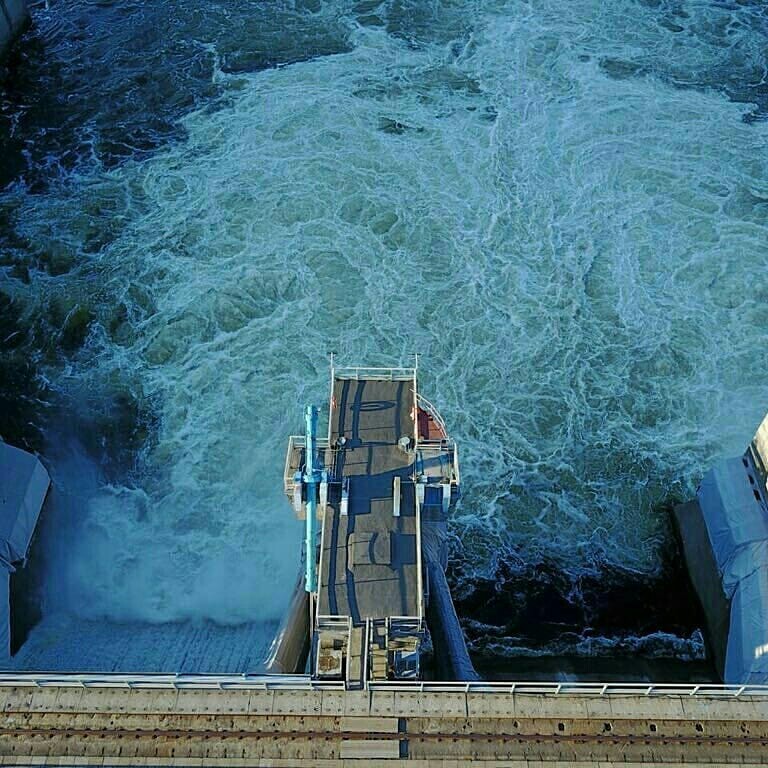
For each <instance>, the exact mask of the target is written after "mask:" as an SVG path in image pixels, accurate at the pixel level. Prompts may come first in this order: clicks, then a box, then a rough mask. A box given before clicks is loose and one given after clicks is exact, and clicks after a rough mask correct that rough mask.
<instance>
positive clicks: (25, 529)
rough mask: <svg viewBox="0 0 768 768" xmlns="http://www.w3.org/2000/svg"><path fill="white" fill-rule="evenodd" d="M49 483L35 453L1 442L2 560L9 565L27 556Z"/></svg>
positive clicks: (0, 546)
mask: <svg viewBox="0 0 768 768" xmlns="http://www.w3.org/2000/svg"><path fill="white" fill-rule="evenodd" d="M49 485H50V479H49V477H48V473H47V472H46V471H45V468H44V467H43V465H42V464H41V463H40V462H39V461H38V459H37V458H36V457H35V456H32V455H31V454H29V453H26V452H25V451H22V450H19V449H18V448H14V447H12V446H10V445H7V444H6V443H3V442H0V560H2V562H3V563H4V564H5V565H6V566H10V565H11V564H12V563H15V562H19V561H22V560H24V559H25V558H26V556H27V550H28V549H29V542H30V541H31V539H32V534H33V533H34V531H35V525H37V518H38V515H39V514H40V509H41V507H42V506H43V501H44V500H45V495H46V493H47V492H48V486H49ZM0 593H1V590H0Z"/></svg>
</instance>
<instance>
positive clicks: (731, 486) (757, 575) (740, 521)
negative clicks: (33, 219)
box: [697, 459, 768, 684]
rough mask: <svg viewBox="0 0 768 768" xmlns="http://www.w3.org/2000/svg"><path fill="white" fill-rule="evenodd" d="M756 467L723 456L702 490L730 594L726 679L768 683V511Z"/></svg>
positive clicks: (715, 551) (719, 564) (703, 507)
mask: <svg viewBox="0 0 768 768" xmlns="http://www.w3.org/2000/svg"><path fill="white" fill-rule="evenodd" d="M757 483H758V481H757V479H756V477H755V473H754V472H753V471H752V469H751V467H750V466H749V465H748V464H747V465H745V463H744V461H743V460H742V459H729V460H727V461H723V462H720V463H719V464H717V465H716V466H715V467H714V469H712V470H710V471H709V472H707V474H706V475H705V476H704V479H703V480H702V481H701V485H700V486H699V490H698V494H697V495H698V501H699V507H700V508H701V512H702V516H703V518H704V523H705V525H706V529H707V533H708V535H709V540H710V543H711V545H712V553H713V555H714V559H715V561H716V563H717V569H718V571H719V575H720V579H721V583H722V587H723V592H724V593H725V595H726V596H727V598H728V599H729V600H731V615H730V628H729V631H728V647H727V651H726V659H725V673H724V680H725V682H726V683H738V684H747V683H768V512H767V511H766V509H765V507H764V503H763V501H762V497H761V494H760V493H759V487H758V484H757Z"/></svg>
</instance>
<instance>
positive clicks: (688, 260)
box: [19, 1, 768, 622]
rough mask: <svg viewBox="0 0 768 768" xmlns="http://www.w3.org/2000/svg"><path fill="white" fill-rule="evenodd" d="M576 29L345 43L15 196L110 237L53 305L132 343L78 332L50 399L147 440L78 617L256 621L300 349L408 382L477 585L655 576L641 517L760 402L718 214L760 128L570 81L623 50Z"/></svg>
mask: <svg viewBox="0 0 768 768" xmlns="http://www.w3.org/2000/svg"><path fill="white" fill-rule="evenodd" d="M617 6H620V9H623V11H622V12H626V10H627V8H626V4H624V3H618V4H617ZM591 7H592V4H588V3H585V2H580V3H574V4H573V8H572V7H571V5H570V4H569V7H568V12H567V13H563V9H562V3H559V2H554V1H551V2H544V3H537V5H536V8H533V7H523V9H522V10H521V6H520V5H519V4H515V6H514V10H510V9H509V8H505V9H504V10H502V11H501V12H499V13H498V14H496V15H494V14H493V13H487V14H485V15H480V16H478V17H477V18H475V19H473V21H474V23H475V30H474V32H473V33H472V35H471V39H470V40H469V41H464V43H465V44H464V45H463V47H462V48H461V51H460V54H459V55H458V56H457V57H454V55H453V54H452V53H451V49H450V47H448V48H446V47H443V46H442V45H437V44H436V45H435V46H429V45H426V46H423V47H421V48H416V47H412V46H409V45H407V44H405V43H404V42H402V41H399V40H397V39H393V38H392V37H388V36H387V35H386V34H385V32H383V31H373V32H372V31H360V32H358V33H357V37H356V39H355V43H356V48H355V50H354V51H353V52H351V53H348V54H340V55H336V56H329V57H326V58H323V59H321V60H317V61H311V62H305V63H301V64H296V65H292V66H287V67H283V68H280V69H277V70H272V71H267V72H262V73H260V74H258V75H255V76H248V77H237V78H231V86H232V88H231V92H230V93H229V95H228V104H227V105H226V106H223V107H222V108H220V109H219V110H218V111H210V110H204V111H201V112H198V113H195V114H191V115H189V116H188V117H187V119H186V120H185V127H186V129H187V131H188V134H189V138H188V140H187V141H185V142H183V143H180V144H176V145H173V146H171V147H169V148H168V149H167V150H165V151H163V152H161V153H159V154H158V155H157V156H155V157H154V158H152V159H149V160H146V161H144V162H140V163H139V162H135V163H134V162H131V163H127V164H125V165H124V166H122V167H120V168H117V169H115V170H112V171H109V172H100V171H98V169H97V170H94V171H93V174H92V176H91V177H87V176H85V177H81V178H80V179H79V186H78V187H77V188H76V189H74V190H71V189H70V190H68V191H67V190H63V191H62V190H59V191H57V192H55V193H54V194H55V195H58V197H55V198H53V199H52V198H51V197H49V198H47V199H39V198H33V197H31V196H24V195H21V194H20V201H19V202H20V206H21V209H22V210H23V215H24V217H25V225H24V226H25V228H26V232H27V233H28V234H29V236H30V237H35V238H40V239H42V240H46V239H47V240H49V241H50V240H55V239H56V238H61V237H64V238H69V239H74V240H75V241H78V239H80V241H82V239H83V238H85V237H86V234H84V233H83V231H82V227H79V226H78V224H77V212H79V211H82V210H83V209H84V208H86V207H88V206H91V207H98V204H99V203H102V204H104V205H106V204H107V202H108V203H109V205H110V206H112V208H111V209H110V211H111V213H110V217H109V222H110V224H109V225H110V226H111V227H114V228H115V230H116V231H117V234H116V237H115V239H114V240H113V242H111V244H110V245H109V246H107V247H106V248H105V249H103V250H102V251H101V252H100V253H99V254H98V256H97V257H95V259H91V260H90V261H87V262H84V263H83V266H82V268H81V273H80V274H81V275H82V277H81V278H79V279H74V278H73V283H72V285H71V286H69V287H68V288H67V290H69V291H71V292H80V293H83V294H85V295H87V294H88V293H89V292H92V291H98V296H97V299H96V301H97V302H101V303H100V304H99V306H98V311H99V312H100V314H101V319H102V323H103V326H104V327H105V328H106V327H107V326H108V324H109V317H110V312H111V311H112V307H113V306H114V304H115V303H117V302H120V301H122V302H125V304H126V305H127V307H128V320H127V322H128V324H129V326H130V333H126V334H124V335H122V336H119V338H118V337H117V336H115V337H112V336H110V334H109V333H107V332H106V331H103V332H98V333H95V334H94V335H93V336H92V346H91V349H90V355H89V356H87V359H86V360H85V362H83V363H82V364H81V367H80V368H78V369H77V371H76V375H77V377H78V379H80V380H83V379H84V380H85V381H86V382H90V383H91V385H92V386H94V387H103V386H104V385H105V382H110V381H120V382H126V381H127V382H130V386H131V388H132V389H133V391H134V392H136V393H137V394H138V395H139V396H140V397H142V398H144V399H146V400H147V401H148V402H151V403H152V404H153V405H154V406H155V407H156V408H157V409H158V412H159V416H160V421H159V434H158V441H157V444H156V445H153V446H152V447H151V450H148V451H147V454H146V455H145V456H144V460H143V463H142V474H141V476H140V477H139V478H138V484H139V489H138V490H130V491H128V490H126V489H125V488H120V487H107V486H104V487H100V488H98V490H97V491H95V492H94V493H93V494H92V495H90V496H89V497H88V498H87V499H86V500H85V503H84V505H83V513H82V518H81V519H80V520H78V521H77V525H78V526H79V528H78V530H79V532H80V535H79V536H77V537H75V539H76V540H75V542H74V549H73V551H72V553H71V560H70V562H69V564H68V566H67V567H68V569H69V574H68V583H69V584H70V587H71V588H70V594H71V595H72V596H73V599H72V604H73V605H75V606H77V609H78V610H80V611H82V612H84V613H86V614H87V615H90V616H107V617H111V618H115V619H120V620H133V619H137V620H151V621H167V620H176V619H181V618H189V617H194V618H211V619H215V620H217V621H233V622H238V621H246V620H250V619H263V618H269V619H271V618H274V617H276V616H277V615H279V613H280V611H281V610H282V607H283V605H284V603H285V600H286V599H287V594H288V591H289V589H290V587H291V585H292V583H293V578H294V573H295V570H296V567H297V562H298V552H299V549H300V538H301V532H300V527H299V526H298V524H296V523H295V522H294V521H292V519H291V514H290V511H289V508H288V505H287V502H286V501H285V500H284V499H283V498H282V494H281V468H282V460H283V455H284V454H283V451H284V446H285V440H286V437H287V435H288V434H289V433H290V432H292V431H297V430H300V428H301V421H300V417H301V407H302V405H303V404H304V403H307V402H310V401H312V402H315V403H318V404H321V405H323V404H324V403H325V398H326V393H327V380H326V375H327V367H326V358H325V353H326V352H327V351H328V350H330V349H335V350H336V351H337V352H338V353H340V356H341V357H342V359H345V360H347V361H349V362H366V363H368V362H384V361H392V360H395V361H397V360H404V359H407V356H408V355H409V354H410V353H412V352H414V351H419V352H420V353H421V355H422V361H423V368H424V372H423V375H424V381H423V389H424V391H425V392H427V393H428V394H429V396H430V399H433V400H434V401H436V402H437V403H438V405H439V406H440V408H441V409H442V411H443V415H444V417H445V418H446V421H447V422H448V424H449V425H450V427H451V430H452V431H453V433H454V434H455V436H456V437H457V438H458V439H459V441H460V446H461V456H462V470H463V477H464V479H465V487H464V498H463V502H462V505H461V509H460V510H459V515H458V525H459V526H460V527H461V529H462V537H463V539H464V542H465V546H467V547H468V550H469V556H470V559H471V560H472V562H474V563H475V564H476V567H477V568H478V569H481V570H482V569H485V568H487V567H488V566H489V564H490V563H491V562H492V561H493V558H494V557H495V556H497V555H498V552H499V549H500V548H503V547H511V548H512V549H514V550H515V551H516V552H517V553H518V554H519V555H520V556H521V557H523V558H525V557H527V556H531V557H538V556H540V555H541V553H542V552H546V554H547V556H548V557H549V558H554V559H555V560H556V561H557V562H560V563H561V564H562V567H563V569H564V570H565V571H568V572H571V573H577V572H579V571H583V570H585V569H590V568H593V567H595V564H596V563H600V562H603V561H605V560H608V561H613V562H617V563H620V564H621V565H622V566H623V567H625V568H633V569H636V570H638V571H641V572H645V573H647V572H651V571H654V570H655V569H656V568H657V567H658V562H659V560H658V553H659V547H660V546H661V544H662V542H663V540H664V537H665V535H666V532H667V522H666V520H665V519H663V518H662V517H661V516H660V515H659V514H658V513H656V512H654V509H655V505H656V504H657V503H658V502H659V501H661V500H662V499H664V498H665V497H667V496H668V495H669V494H670V493H677V494H679V495H681V496H683V495H685V494H687V493H690V492H691V491H692V489H693V482H694V480H695V478H697V477H698V476H699V475H700V473H701V472H702V470H703V468H704V467H705V466H706V465H707V464H708V463H709V462H710V461H711V460H712V458H713V457H714V456H715V455H716V454H719V453H721V452H723V451H726V450H728V451H732V450H734V448H736V449H740V447H741V446H742V444H744V443H745V441H746V439H747V438H748V436H749V435H750V434H751V432H752V430H753V427H754V424H755V423H757V421H758V420H759V417H760V416H761V415H762V409H763V408H764V406H765V403H766V402H768V387H766V385H765V382H764V374H765V369H764V365H763V364H762V362H761V361H762V358H761V356H760V355H759V349H760V343H761V340H762V336H763V330H762V329H763V328H764V327H765V316H764V306H765V302H764V296H763V292H764V289H763V286H762V284H761V281H760V279H759V276H760V275H761V274H762V272H761V270H762V269H763V266H764V242H765V226H764V223H763V222H762V221H757V220H756V219H755V216H756V215H757V214H756V213H755V212H756V211H757V210H758V209H757V208H756V207H755V206H756V205H758V204H757V203H754V202H750V201H751V200H752V198H751V197H750V196H749V195H747V194H746V193H745V192H744V190H762V189H764V186H765V178H768V176H766V173H765V171H766V168H765V164H766V160H765V153H764V151H763V150H764V145H765V138H766V127H765V126H764V125H752V126H747V125H745V124H744V123H743V122H742V121H741V116H742V112H743V108H742V107H741V106H739V105H735V104H733V103H730V102H728V101H727V100H726V99H725V98H724V97H723V96H722V95H720V94H718V93H714V92H713V93H703V92H701V91H694V90H682V89H679V88H675V87H672V86H671V85H669V84H668V83H667V82H665V81H664V78H663V77H662V76H661V75H659V76H654V75H653V74H649V75H648V76H646V77H630V78H625V79H617V78H612V77H610V76H608V75H607V74H606V72H605V71H604V69H601V67H600V66H599V64H598V58H599V54H606V53H610V52H611V50H613V49H617V50H618V49H619V48H622V47H623V48H626V47H627V46H630V47H631V46H632V45H633V43H632V40H633V39H634V36H635V34H639V33H638V32H637V30H636V29H635V28H632V27H628V26H627V24H626V23H625V22H624V20H623V17H621V15H620V12H619V10H617V11H613V10H611V9H605V8H604V7H603V6H602V5H601V6H600V9H601V10H600V14H599V17H598V16H597V15H596V13H597V12H596V10H595V9H592V10H590V8H591ZM632 7H633V8H636V7H637V6H636V5H635V4H633V6H632ZM476 10H477V9H474V10H473V11H472V13H475V12H476ZM603 12H606V13H607V14H608V15H607V16H604V15H603ZM637 13H641V14H645V13H646V11H645V10H640V11H637ZM611 25H614V27H613V28H612V27H611ZM637 29H640V30H641V31H642V32H643V33H647V34H649V35H650V34H651V32H650V31H649V30H650V29H651V26H650V21H649V19H648V18H646V17H645V16H644V17H643V19H642V24H640V25H639V27H637ZM653 34H654V35H655V34H656V32H654V33H653ZM622 36H623V37H622ZM653 39H656V38H653ZM660 39H661V38H660ZM664 39H666V38H664ZM642 43H643V40H642V39H640V40H639V42H638V45H640V46H641V45H642ZM692 45H693V47H694V49H695V50H694V52H693V53H692V54H691V55H692V56H694V58H695V57H702V56H706V55H707V51H708V49H707V48H706V46H705V45H704V44H701V45H699V44H696V45H694V44H693V43H692ZM697 46H698V47H697ZM715 48H716V46H715V47H713V51H714V50H715ZM584 55H589V56H590V58H589V59H588V60H582V59H581V58H580V56H584ZM718 55H719V54H718ZM717 60H718V59H717V56H716V55H715V54H714V53H713V58H712V62H713V65H714V64H716V63H717ZM683 63H684V64H685V65H686V66H693V64H692V63H691V61H687V62H683ZM694 63H695V62H694ZM681 66H682V64H681ZM217 77H218V78H219V79H221V78H226V76H225V75H223V74H222V73H218V74H217ZM86 204H87V205H86ZM52 232H53V233H54V234H51V233H52ZM62 386H66V382H64V383H63V384H62Z"/></svg>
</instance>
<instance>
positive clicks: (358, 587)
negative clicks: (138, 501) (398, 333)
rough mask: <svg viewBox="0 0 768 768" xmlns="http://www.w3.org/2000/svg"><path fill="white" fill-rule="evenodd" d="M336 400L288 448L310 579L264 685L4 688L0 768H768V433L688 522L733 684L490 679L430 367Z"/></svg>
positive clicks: (341, 390) (333, 395) (724, 473)
mask: <svg viewBox="0 0 768 768" xmlns="http://www.w3.org/2000/svg"><path fill="white" fill-rule="evenodd" d="M329 400H330V403H329V411H328V432H327V435H325V436H322V437H321V436H320V435H319V434H318V416H319V414H318V410H317V408H315V407H314V406H308V407H307V408H306V410H305V414H304V417H305V418H304V421H305V431H304V434H303V435H296V436H293V437H290V438H289V441H288V449H287V454H286V461H285V470H284V475H283V486H284V490H285V493H286V496H287V497H288V504H286V514H290V512H289V509H291V510H292V511H293V513H294V514H295V515H297V516H298V517H299V518H300V519H301V520H303V521H304V562H303V566H302V572H301V574H300V576H299V578H298V580H297V584H296V588H295V591H294V594H293V598H292V600H291V603H290V606H289V609H288V611H287V612H286V615H285V618H284V621H283V622H282V625H281V627H280V628H279V631H278V633H277V635H276V637H275V640H274V642H273V645H272V648H271V651H270V654H269V657H268V659H267V660H266V662H265V669H264V671H261V672H259V673H256V674H243V675H237V674H230V675H221V674H210V675H205V674H200V675H165V674H140V673H137V674H122V673H121V674H118V673H102V674H69V673H57V672H37V673H10V672H8V673H0V709H1V711H2V714H1V715H0V717H1V720H0V764H1V765H105V766H200V765H206V766H208V765H210V766H243V767H244V766H327V767H328V768H331V767H332V766H333V767H336V766H353V765H363V764H365V765H367V766H370V767H372V768H373V767H376V766H389V765H393V764H395V763H397V762H402V763H406V764H409V765H413V766H423V767H424V768H427V767H430V768H431V767H432V766H435V767H436V766H442V767H443V768H447V767H448V766H459V765H477V766H509V767H514V768H519V767H522V766H531V765H539V766H540V765H541V764H542V763H544V764H547V765H552V766H612V765H622V766H627V765H629V766H634V765H637V766H640V765H643V766H648V765H665V766H666V765H684V764H685V765H687V764H690V763H703V764H707V765H766V764H768V684H767V683H768V678H767V677H766V670H765V665H764V656H765V655H766V654H767V653H768V651H766V649H768V637H766V633H768V621H766V613H765V608H766V605H768V601H766V600H763V599H762V596H763V595H764V594H768V591H767V590H763V589H762V587H761V585H762V584H763V583H764V581H763V580H765V578H766V575H768V563H765V562H763V559H762V558H763V556H764V553H765V552H768V523H766V524H765V525H763V523H764V522H765V520H768V513H766V509H768V507H766V500H765V493H766V472H765V466H766V462H765V457H766V452H765V451H764V448H765V447H766V440H765V434H766V426H765V423H764V424H763V425H762V426H761V428H760V430H758V434H757V435H756V437H755V440H753V441H752V443H751V444H750V446H749V448H748V450H747V453H746V454H745V455H744V456H743V457H741V458H739V459H735V460H730V461H729V462H725V463H723V464H721V465H718V467H715V469H713V470H712V472H711V473H710V474H708V475H707V476H705V478H704V480H703V481H702V483H701V486H700V488H699V491H698V494H697V498H696V499H695V500H693V501H691V502H690V503H689V504H687V505H682V506H681V507H679V508H678V510H677V513H676V519H677V523H678V528H679V532H680V536H681V538H682V543H683V549H684V551H685V554H686V557H687V563H688V567H689V570H690V572H691V578H692V581H693V583H694V586H695V588H696V591H697V594H698V596H699V599H700V600H701V602H702V605H703V607H704V611H705V613H706V616H707V627H706V630H707V634H708V640H709V644H710V648H711V649H712V652H713V654H714V656H715V659H716V662H717V664H718V667H719V669H720V670H721V675H722V679H723V680H724V682H722V683H701V684H695V683H694V684H685V683H664V682H648V683H637V682H633V683H620V682H618V683H617V682H605V683H601V682H584V681H578V680H567V679H564V680H557V681H552V682H540V681H539V682H529V681H525V680H520V681H504V682H500V681H487V680H482V679H480V677H479V676H478V674H477V673H476V671H475V669H474V668H473V665H472V661H471V659H470V656H469V653H468V652H467V647H466V645H465V642H464V637H463V634H462V631H461V627H460V625H459V622H458V618H457V616H456V611H455V609H454V606H453V602H452V599H451V594H450V590H449V588H448V583H447V581H446V578H445V565H446V561H447V555H448V553H447V545H446V537H447V525H448V518H449V516H450V513H451V510H452V509H453V507H454V505H455V504H456V501H457V499H458V498H459V495H460V470H459V450H458V446H457V444H456V442H455V441H454V440H453V439H452V438H451V437H450V436H449V431H448V428H447V425H446V424H445V422H444V420H443V419H442V417H441V416H440V414H439V412H438V411H437V409H436V408H435V407H434V406H433V405H432V404H431V403H430V402H429V401H428V400H427V399H426V398H425V397H424V396H423V395H422V394H421V392H420V390H419V382H418V370H417V367H412V368H364V367H344V368H341V367H334V364H333V362H332V364H331V386H330V397H329ZM8 455H10V454H8ZM14 457H15V459H14V461H15V462H16V463H14V465H13V466H19V464H18V462H19V461H21V460H20V459H19V457H18V455H17V454H14ZM35 462H36V460H35V459H34V458H32V457H30V458H29V460H24V462H22V463H23V464H24V466H27V467H30V468H32V469H35V472H36V474H35V473H33V472H32V471H31V469H30V470H29V471H28V473H27V475H28V477H30V478H32V477H33V475H34V479H35V483H34V484H33V485H31V486H30V487H34V488H36V492H35V493H29V492H28V493H25V492H24V488H21V485H24V483H22V482H21V481H22V480H23V478H21V477H20V476H19V475H18V473H17V475H16V483H15V486H14V487H16V488H18V489H20V490H19V492H18V493H17V495H16V497H15V498H17V499H18V501H17V502H15V504H16V506H19V507H20V506H22V505H24V508H25V512H26V514H25V516H24V519H26V520H32V519H33V518H34V519H36V516H37V514H38V513H39V508H40V506H42V504H43V498H44V495H45V490H46V489H47V475H45V476H43V475H42V474H41V471H40V470H37V469H36V467H37V465H36V464H35ZM10 472H11V465H10V464H6V465H4V466H3V467H2V471H1V472H0V478H2V479H3V482H4V483H6V480H7V477H8V476H9V473H10ZM25 482H26V481H25ZM29 482H30V483H32V480H29ZM20 484H21V485H20ZM4 487H5V485H4ZM6 506H8V505H6ZM4 514H8V515H12V514H14V513H13V510H10V511H9V510H7V509H5V510H4ZM17 516H18V514H17ZM745 521H746V522H745Z"/></svg>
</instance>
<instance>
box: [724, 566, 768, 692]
mask: <svg viewBox="0 0 768 768" xmlns="http://www.w3.org/2000/svg"><path fill="white" fill-rule="evenodd" d="M725 681H726V682H728V683H740V684H743V685H746V684H748V683H753V684H765V683H766V682H768V568H758V569H757V570H754V571H752V573H750V574H749V575H748V576H745V577H744V579H742V580H741V581H740V582H739V586H738V587H737V589H736V593H735V594H734V596H733V603H732V604H731V629H730V632H729V633H728V654H727V656H726V659H725Z"/></svg>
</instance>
